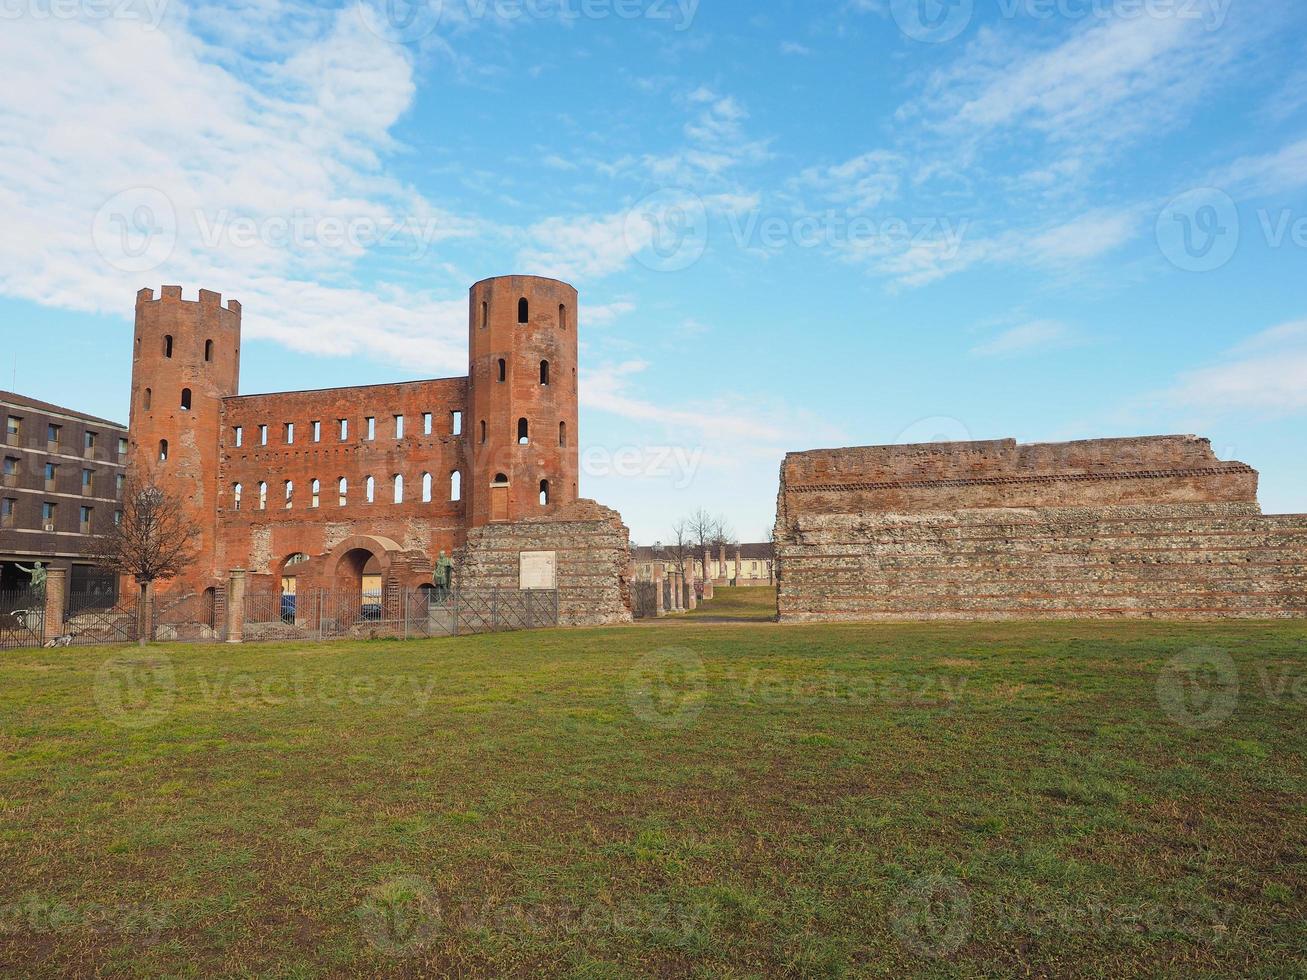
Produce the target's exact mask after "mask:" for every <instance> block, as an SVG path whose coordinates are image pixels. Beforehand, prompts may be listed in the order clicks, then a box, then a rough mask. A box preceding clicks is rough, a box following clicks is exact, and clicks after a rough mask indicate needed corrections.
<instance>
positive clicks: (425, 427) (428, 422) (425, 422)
mask: <svg viewBox="0 0 1307 980" xmlns="http://www.w3.org/2000/svg"><path fill="white" fill-rule="evenodd" d="M434 423H435V416H434V415H432V414H431V413H430V412H425V413H423V415H422V434H423V435H424V436H429V435H431V429H432V426H433V425H434Z"/></svg>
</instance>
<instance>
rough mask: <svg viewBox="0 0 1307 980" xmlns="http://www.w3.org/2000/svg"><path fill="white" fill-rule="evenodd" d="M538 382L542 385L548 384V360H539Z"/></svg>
mask: <svg viewBox="0 0 1307 980" xmlns="http://www.w3.org/2000/svg"><path fill="white" fill-rule="evenodd" d="M540 384H542V385H546V386H547V385H548V384H549V362H548V361H541V362H540Z"/></svg>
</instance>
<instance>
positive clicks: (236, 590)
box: [227, 568, 245, 643]
mask: <svg viewBox="0 0 1307 980" xmlns="http://www.w3.org/2000/svg"><path fill="white" fill-rule="evenodd" d="M244 640H245V569H243V568H233V569H232V570H231V571H230V572H228V573H227V642H228V643H243V642H244Z"/></svg>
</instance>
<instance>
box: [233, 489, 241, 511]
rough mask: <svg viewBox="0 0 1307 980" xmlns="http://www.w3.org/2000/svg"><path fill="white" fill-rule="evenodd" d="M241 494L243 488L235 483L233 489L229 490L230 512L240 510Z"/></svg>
mask: <svg viewBox="0 0 1307 980" xmlns="http://www.w3.org/2000/svg"><path fill="white" fill-rule="evenodd" d="M242 492H243V488H242V487H241V485H240V484H239V483H237V484H236V485H235V486H233V487H232V488H231V509H232V510H240V509H241V493H242Z"/></svg>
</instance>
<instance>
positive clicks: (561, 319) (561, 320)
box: [558, 303, 567, 330]
mask: <svg viewBox="0 0 1307 980" xmlns="http://www.w3.org/2000/svg"><path fill="white" fill-rule="evenodd" d="M558 329H559V330H566V329H567V307H566V306H564V305H563V304H562V303H559V304H558Z"/></svg>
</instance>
